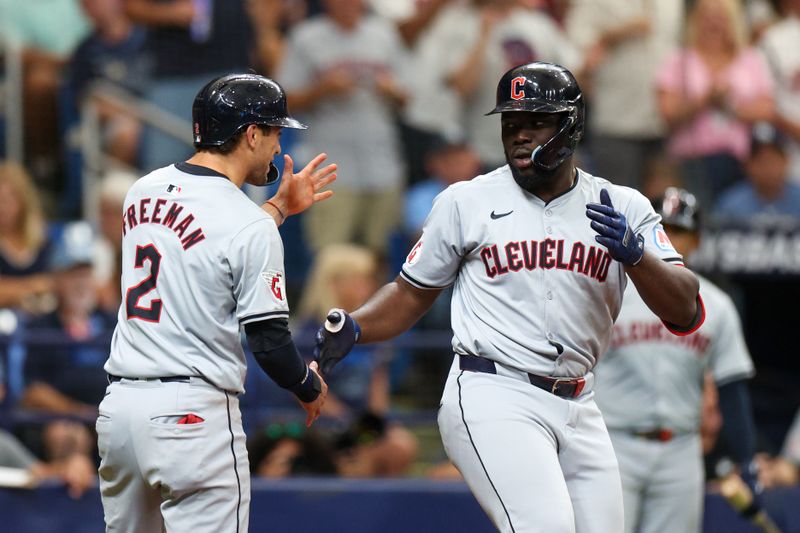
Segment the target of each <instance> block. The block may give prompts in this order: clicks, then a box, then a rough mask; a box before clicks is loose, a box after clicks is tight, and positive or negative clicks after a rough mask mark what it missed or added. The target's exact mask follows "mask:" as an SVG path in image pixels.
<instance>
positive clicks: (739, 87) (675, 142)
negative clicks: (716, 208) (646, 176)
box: [657, 0, 773, 205]
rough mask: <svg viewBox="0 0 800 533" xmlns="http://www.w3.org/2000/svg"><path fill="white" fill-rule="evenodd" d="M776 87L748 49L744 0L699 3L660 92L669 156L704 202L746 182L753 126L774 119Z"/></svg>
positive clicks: (664, 68)
mask: <svg viewBox="0 0 800 533" xmlns="http://www.w3.org/2000/svg"><path fill="white" fill-rule="evenodd" d="M772 85H773V84H772V77H771V75H770V73H769V69H768V68H767V65H766V62H765V61H764V58H763V56H762V55H761V54H760V53H758V51H756V50H755V49H753V48H751V47H750V46H749V45H748V35H747V29H746V27H745V21H744V16H743V13H742V7H741V5H740V3H739V2H738V0H698V1H697V2H696V3H695V4H694V6H693V7H692V9H691V11H690V13H689V17H688V22H687V28H686V47H685V48H683V49H681V50H678V51H676V52H675V53H673V54H672V55H671V56H670V57H668V58H667V59H666V61H665V62H664V64H662V65H661V67H660V69H659V72H658V75H657V87H658V104H659V109H660V111H661V114H662V116H663V117H664V120H665V121H666V123H667V126H668V127H669V128H670V130H671V137H670V140H669V152H670V155H671V156H672V157H674V158H676V159H678V160H680V161H681V166H682V174H683V177H684V182H685V185H686V186H687V188H689V189H690V190H692V191H693V192H694V194H695V195H696V196H697V199H698V201H699V202H700V203H701V204H703V205H713V200H714V198H715V197H716V196H717V195H718V194H719V193H720V192H721V191H722V190H724V189H725V188H726V187H728V186H729V185H731V184H732V183H735V182H736V181H739V180H740V179H742V178H743V176H742V170H741V162H742V161H744V160H745V159H746V158H747V155H748V152H749V148H750V146H749V138H750V125H751V124H753V123H754V122H757V121H759V120H767V119H769V118H771V116H772V113H773V100H772Z"/></svg>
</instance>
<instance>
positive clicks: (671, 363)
mask: <svg viewBox="0 0 800 533" xmlns="http://www.w3.org/2000/svg"><path fill="white" fill-rule="evenodd" d="M698 210H699V207H698V205H697V201H696V199H695V197H694V195H692V194H690V193H688V192H687V191H685V190H682V189H676V188H673V187H670V188H668V189H667V190H666V192H665V193H664V195H663V197H662V198H661V199H659V201H658V202H656V211H657V212H658V213H659V214H660V215H661V217H662V223H663V225H664V229H665V230H666V235H664V234H661V238H660V241H661V242H662V243H663V244H667V243H668V242H671V243H672V244H673V245H674V246H675V248H676V249H677V250H678V252H679V253H680V254H681V255H683V256H685V257H688V256H689V254H691V253H692V252H693V251H694V250H695V249H696V248H697V245H698V244H699V238H698V235H699V214H698ZM659 231H661V230H659ZM699 279H700V294H701V295H702V297H703V303H704V305H705V307H706V311H707V313H708V319H707V320H706V321H705V322H704V323H703V324H702V326H701V327H700V328H698V329H697V330H695V331H693V332H691V334H689V335H685V336H682V337H676V336H674V335H671V334H670V333H669V332H668V331H667V330H666V328H665V327H664V325H663V324H662V323H661V321H660V320H659V319H658V317H657V316H655V315H654V314H653V312H652V311H650V309H648V307H647V305H646V304H645V302H644V301H643V300H642V298H641V296H640V295H639V294H638V293H637V292H636V288H635V287H633V286H630V285H629V286H628V287H627V288H626V290H625V296H624V297H623V301H622V310H621V311H620V313H619V317H617V321H616V323H615V324H614V330H613V333H612V336H611V347H610V350H609V351H608V353H606V354H605V355H604V356H603V357H602V358H601V359H600V363H599V364H598V365H597V367H596V369H595V390H596V391H597V405H598V406H599V407H600V411H601V412H602V413H603V418H604V419H605V422H606V425H607V426H608V430H609V433H610V435H611V441H612V442H613V444H614V450H615V452H616V454H617V460H618V461H619V468H620V474H621V476H622V488H623V494H624V497H623V501H624V505H625V531H629V532H634V531H639V532H641V533H662V532H664V531H681V532H684V533H692V532H695V533H696V532H699V531H700V530H701V528H702V505H703V494H704V490H703V485H704V483H703V481H704V480H703V473H704V468H703V453H702V448H701V443H700V435H699V429H700V407H701V402H702V397H703V382H704V374H705V372H706V371H710V372H711V374H712V376H713V378H714V381H715V382H716V384H717V387H718V388H719V401H720V409H721V411H722V413H723V426H722V429H721V437H722V438H723V439H724V440H725V442H726V444H727V446H728V448H729V449H730V450H731V452H732V454H733V455H735V458H736V460H737V461H738V462H740V463H741V464H743V465H746V464H748V463H749V462H750V461H751V459H752V458H753V453H754V451H755V430H754V427H755V426H754V422H753V415H752V409H751V408H750V401H749V395H748V392H747V387H746V380H747V379H748V378H750V377H751V376H752V375H753V362H752V360H751V359H750V354H749V352H748V351H747V345H746V344H745V341H744V335H743V333H742V327H741V323H740V321H739V316H738V314H737V312H736V308H735V307H734V304H733V301H731V299H730V297H729V296H728V295H726V294H725V293H724V292H722V290H721V289H719V288H718V287H717V286H716V285H714V284H713V283H711V282H710V281H708V280H707V279H705V278H703V277H700V278H699Z"/></svg>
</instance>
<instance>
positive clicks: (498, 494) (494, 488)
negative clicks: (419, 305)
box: [456, 370, 516, 533]
mask: <svg viewBox="0 0 800 533" xmlns="http://www.w3.org/2000/svg"><path fill="white" fill-rule="evenodd" d="M463 375H464V371H463V370H462V371H461V373H460V374H459V375H458V378H457V379H456V383H458V408H459V409H460V410H461V421H462V422H464V428H466V430H467V436H468V437H469V442H470V444H472V449H473V450H475V455H477V456H478V461H480V463H481V468H483V473H484V474H486V479H488V480H489V485H491V486H492V490H494V493H495V494H496V495H497V499H498V500H500V505H502V506H503V511H505V513H506V518H508V525H509V526H511V532H512V533H516V530H515V529H514V524H513V523H512V522H511V515H510V514H508V509H506V504H505V503H503V498H501V497H500V493H499V492H497V487H495V486H494V483H492V478H491V477H490V476H489V472H488V471H487V470H486V465H485V464H483V459H482V458H481V454H480V453H478V448H477V447H476V446H475V441H474V440H472V433H471V432H470V430H469V426H468V425H467V419H466V417H465V416H464V404H462V403H461V376H463Z"/></svg>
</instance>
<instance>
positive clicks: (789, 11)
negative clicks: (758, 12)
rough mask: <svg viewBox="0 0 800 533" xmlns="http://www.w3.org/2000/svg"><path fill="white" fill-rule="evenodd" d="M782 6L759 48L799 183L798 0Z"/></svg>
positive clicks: (799, 60)
mask: <svg viewBox="0 0 800 533" xmlns="http://www.w3.org/2000/svg"><path fill="white" fill-rule="evenodd" d="M783 6H784V10H785V15H784V17H783V18H782V19H781V20H780V21H779V22H778V23H776V24H775V25H774V26H772V27H771V28H769V29H768V30H767V31H766V33H765V34H764V37H763V39H762V40H761V50H762V51H763V52H764V54H765V56H766V58H767V62H768V63H769V66H770V69H771V70H772V75H773V76H774V78H775V108H776V109H775V117H774V123H775V124H776V125H777V126H778V127H779V128H780V129H781V130H782V131H783V132H784V133H785V134H787V135H788V136H789V137H790V139H791V143H790V144H789V154H790V156H791V162H792V164H791V168H792V171H791V176H792V179H793V180H794V181H795V182H798V183H800V0H785V1H784V2H783Z"/></svg>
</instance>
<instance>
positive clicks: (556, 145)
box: [531, 111, 578, 173]
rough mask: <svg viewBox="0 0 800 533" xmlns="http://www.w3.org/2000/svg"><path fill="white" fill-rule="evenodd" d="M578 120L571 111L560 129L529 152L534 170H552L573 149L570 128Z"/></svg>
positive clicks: (547, 171)
mask: <svg viewBox="0 0 800 533" xmlns="http://www.w3.org/2000/svg"><path fill="white" fill-rule="evenodd" d="M577 121H578V117H577V115H576V113H575V112H574V111H573V112H571V113H570V115H569V116H568V117H567V119H566V120H565V121H564V124H563V125H562V126H561V129H560V130H558V132H556V134H555V135H553V136H552V137H550V140H549V141H547V142H546V143H544V144H543V145H541V146H537V147H536V149H535V150H534V151H533V153H532V154H531V161H533V166H534V168H536V170H539V171H541V172H546V173H549V172H552V171H554V170H555V169H556V168H558V167H559V166H560V165H561V163H563V162H564V161H565V160H566V159H567V158H568V157H569V156H570V155H572V152H573V149H572V147H571V146H570V145H571V144H572V143H571V142H570V141H569V138H568V137H569V135H570V130H572V128H573V127H574V126H575V123H576V122H577Z"/></svg>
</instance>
